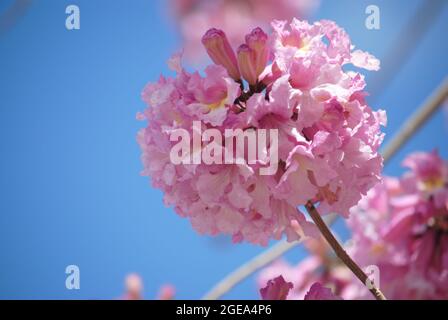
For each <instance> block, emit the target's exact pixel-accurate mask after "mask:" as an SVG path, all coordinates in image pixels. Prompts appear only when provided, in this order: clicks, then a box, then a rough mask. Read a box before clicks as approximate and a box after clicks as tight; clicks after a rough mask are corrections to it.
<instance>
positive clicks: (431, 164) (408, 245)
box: [348, 151, 448, 299]
mask: <svg viewBox="0 0 448 320" xmlns="http://www.w3.org/2000/svg"><path fill="white" fill-rule="evenodd" d="M403 165H404V166H406V167H407V168H409V169H410V171H408V172H406V173H405V174H404V175H403V176H402V177H401V178H400V179H394V178H387V179H385V182H384V183H383V184H382V185H378V186H376V187H375V188H374V189H372V190H371V191H370V192H369V194H368V196H367V197H366V198H364V199H363V200H362V201H361V202H360V204H359V206H358V207H356V209H354V210H353V211H354V214H353V215H352V217H351V218H350V220H349V221H348V222H349V226H350V228H351V230H352V232H353V241H352V243H353V245H352V248H350V252H351V254H352V256H353V257H354V259H355V260H356V261H357V262H358V263H359V264H360V265H361V266H368V265H377V266H378V268H379V270H380V279H381V288H382V290H383V292H384V293H385V295H386V296H387V297H389V298H391V299H448V163H447V162H445V161H444V160H443V159H441V158H440V157H439V155H438V153H437V152H436V151H434V152H432V153H423V152H417V153H414V154H411V155H410V156H408V157H407V158H406V159H405V160H404V161H403ZM362 294H366V292H365V291H364V290H362V289H360V293H359V295H360V296H361V297H363V296H362Z"/></svg>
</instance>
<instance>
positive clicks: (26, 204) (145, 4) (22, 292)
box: [0, 0, 448, 299]
mask: <svg viewBox="0 0 448 320" xmlns="http://www.w3.org/2000/svg"><path fill="white" fill-rule="evenodd" d="M11 2H12V1H11V0H6V1H1V3H0V12H3V11H4V10H5V8H6V7H7V6H8V5H9V4H10V3H11ZM421 2H422V1H421V0H411V1H409V0H406V1H405V0H402V1H399V0H395V1H390V0H389V1H386V0H383V1H379V0H369V1H350V0H343V1H328V0H323V3H322V6H321V8H320V9H319V11H318V12H317V13H316V15H315V16H314V17H312V20H315V19H321V18H326V19H332V20H335V21H336V22H337V23H338V24H340V25H341V26H343V27H344V28H346V30H347V31H348V33H349V34H350V35H351V37H352V40H353V43H354V44H356V46H357V47H359V48H362V49H365V50H367V51H370V52H371V53H373V54H375V55H376V56H377V57H379V58H382V57H383V56H384V54H385V53H386V52H387V50H388V49H389V48H390V46H391V45H393V44H394V42H396V37H397V35H398V33H399V32H400V29H401V28H402V27H403V26H404V25H405V24H406V23H407V22H408V21H409V19H410V18H411V17H412V16H413V14H414V12H415V11H416V9H417V8H418V7H419V5H420V4H421ZM69 4H77V5H78V6H79V7H80V9H81V30H78V31H67V30H66V29H65V18H66V15H65V8H66V6H67V5H69ZM369 4H377V5H378V6H379V7H380V9H381V24H382V25H381V30H379V31H369V30H367V29H366V28H365V27H364V19H365V14H364V9H365V7H366V6H367V5H369ZM165 5H166V1H153V0H146V1H145V0H133V1H125V0H107V1H106V0H72V1H65V0H59V1H54V0H39V1H34V3H33V5H32V6H31V8H30V9H29V11H28V12H27V14H26V16H25V17H23V19H21V20H20V21H19V22H18V24H17V25H16V26H15V28H14V29H12V30H10V31H9V32H8V33H6V34H4V35H3V36H1V37H0V150H1V153H0V155H1V157H0V298H26V299H29V298H41V299H48V298H58V299H59V298H65V299H78V298H85V299H97V298H115V297H117V296H119V295H120V294H121V293H122V288H123V278H124V277H125V275H126V274H127V273H128V272H138V273H140V274H141V275H142V276H143V278H144V281H145V297H146V298H152V297H154V295H155V293H156V291H157V288H158V287H159V286H160V285H162V284H163V283H172V284H174V285H175V286H176V287H177V292H178V294H177V296H178V297H179V298H200V297H201V296H202V295H203V294H204V293H205V292H206V291H207V290H208V289H209V288H210V287H211V286H212V285H213V284H214V283H216V282H217V281H218V280H219V279H221V278H222V277H223V276H224V275H226V274H227V273H228V272H230V271H231V270H233V269H234V268H235V267H237V266H238V265H240V264H241V263H242V262H244V261H246V260H247V259H249V258H250V257H252V256H254V255H255V254H257V253H259V252H261V251H262V250H264V248H261V247H256V246H252V245H248V244H241V245H231V244H229V241H228V239H226V238H214V239H212V238H209V237H203V236H199V235H197V234H196V233H195V232H194V231H193V230H192V228H191V227H190V225H189V222H188V221H187V220H185V219H182V218H180V217H178V216H177V215H176V214H175V213H174V211H173V210H172V209H171V208H166V207H164V205H163V203H162V194H161V193H160V192H159V191H158V190H155V189H152V188H151V187H150V186H149V182H148V180H147V179H146V178H143V177H141V176H140V175H139V172H140V170H141V163H140V159H139V158H140V150H139V148H138V146H137V144H136V142H135V135H136V132H137V131H138V129H139V128H140V127H142V126H143V123H140V122H138V121H136V120H135V114H136V112H137V111H141V110H143V108H144V107H145V106H144V104H143V102H141V100H140V92H141V89H142V88H143V86H144V85H145V83H147V82H149V81H154V80H156V79H157V78H158V76H159V74H160V73H168V69H167V67H166V65H165V61H166V60H167V58H168V57H169V56H170V55H171V53H172V52H173V51H174V50H176V49H178V48H180V43H179V37H178V36H177V35H176V33H175V29H174V27H173V24H172V22H170V21H168V20H167V19H166V17H165V11H166V8H165ZM414 23H416V24H418V23H419V22H418V21H415V22H414ZM447 31H448V6H445V9H444V10H443V12H441V13H440V15H439V16H438V18H437V20H436V21H434V23H433V24H432V27H431V30H430V31H429V32H428V33H427V34H426V36H425V37H424V39H423V40H422V41H421V42H420V43H415V46H414V48H413V50H412V53H411V54H410V58H409V60H408V61H407V62H406V63H405V64H404V65H403V68H402V69H401V71H400V72H399V73H397V74H396V76H395V77H394V79H393V81H392V82H391V83H390V85H388V86H387V89H386V90H385V91H384V92H383V93H382V94H381V95H379V96H377V97H374V98H375V107H381V108H384V109H386V110H387V113H388V118H389V126H388V127H387V129H386V133H387V135H388V137H390V136H391V135H392V134H393V133H394V132H396V131H397V129H398V127H399V125H400V124H402V123H403V121H404V120H405V119H406V118H407V117H408V116H409V114H411V113H412V112H413V111H414V110H415V109H416V108H417V106H418V105H419V104H420V103H421V102H422V101H423V100H424V99H425V97H426V96H427V95H428V94H429V93H430V92H431V91H432V89H433V88H434V87H436V86H437V84H439V83H440V82H441V80H442V79H443V78H444V77H445V76H446V75H447V71H448V59H446V56H447V52H448V43H447V41H446V32H447ZM370 78H371V77H370V76H368V78H367V80H369V79H370ZM447 122H448V120H447V119H446V117H444V116H443V113H442V112H438V113H437V114H436V115H435V117H433V118H432V119H431V120H430V121H429V122H428V123H427V124H426V125H425V127H424V128H423V130H421V131H420V132H419V133H418V134H417V135H416V136H415V137H414V138H413V139H412V141H410V143H408V144H407V145H406V146H405V148H404V149H403V151H402V152H400V153H399V154H398V155H397V156H396V157H395V158H394V159H393V161H392V162H391V163H390V164H389V165H388V167H387V168H386V171H385V172H386V173H387V174H391V175H393V174H399V173H401V172H402V169H401V168H400V161H401V160H402V157H403V156H404V155H405V154H406V153H408V152H410V151H413V150H431V149H433V148H436V147H437V148H439V150H440V152H441V154H442V155H443V156H444V157H445V158H447V157H448V144H447V143H446V138H447V133H448V125H447ZM386 141H387V140H386ZM338 230H339V231H340V232H341V233H342V235H343V236H344V237H347V234H346V232H345V231H344V229H343V224H342V223H339V224H338ZM302 255H303V252H302V251H300V250H295V251H293V252H292V253H290V254H288V258H289V259H291V260H292V261H297V260H298V259H299V258H300V257H301V256H302ZM69 264H76V265H78V266H79V267H80V269H81V290H78V291H76V290H72V291H69V290H67V289H66V288H65V273H64V271H65V267H66V266H67V265H69ZM226 297H227V298H257V297H258V293H257V292H256V287H255V283H254V280H253V279H249V280H247V281H245V282H244V283H243V284H242V285H240V286H238V287H237V288H236V289H235V290H234V291H232V292H231V293H230V294H229V295H227V296H226Z"/></svg>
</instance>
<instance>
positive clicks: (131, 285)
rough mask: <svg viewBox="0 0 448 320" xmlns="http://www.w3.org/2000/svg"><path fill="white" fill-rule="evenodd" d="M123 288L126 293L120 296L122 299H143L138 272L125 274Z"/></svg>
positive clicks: (141, 284)
mask: <svg viewBox="0 0 448 320" xmlns="http://www.w3.org/2000/svg"><path fill="white" fill-rule="evenodd" d="M125 288H126V293H125V294H124V296H123V297H122V299H123V300H141V299H143V282H142V279H141V277H140V276H139V275H138V274H136V273H131V274H129V275H127V276H126V280H125Z"/></svg>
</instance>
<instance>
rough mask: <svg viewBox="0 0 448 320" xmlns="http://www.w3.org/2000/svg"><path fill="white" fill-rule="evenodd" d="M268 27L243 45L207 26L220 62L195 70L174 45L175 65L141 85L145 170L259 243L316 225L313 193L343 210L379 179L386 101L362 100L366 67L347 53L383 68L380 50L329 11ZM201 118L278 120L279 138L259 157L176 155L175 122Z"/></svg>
mask: <svg viewBox="0 0 448 320" xmlns="http://www.w3.org/2000/svg"><path fill="white" fill-rule="evenodd" d="M272 27H273V34H272V35H271V36H268V35H267V34H265V33H264V32H263V31H262V30H261V29H260V28H256V29H254V30H253V31H252V32H251V33H250V34H248V35H247V36H246V37H245V42H244V43H243V44H242V45H241V46H240V47H239V48H238V50H237V51H236V53H235V51H234V50H233V47H232V46H231V44H230V42H229V41H228V39H227V37H226V34H225V33H224V32H223V31H221V30H217V29H211V30H209V31H208V32H207V33H206V34H205V35H204V37H203V38H202V43H203V45H204V47H205V49H206V51H207V53H208V54H209V56H210V57H211V58H212V60H213V62H214V63H215V64H214V65H210V66H208V67H207V68H206V69H205V73H204V74H203V75H201V74H200V73H199V72H194V73H189V72H187V71H186V70H185V69H183V68H182V66H181V63H180V56H179V55H178V56H175V57H174V58H172V59H171V60H170V61H169V65H170V67H171V68H172V69H173V70H175V71H176V73H177V75H176V76H175V77H174V78H165V77H163V76H162V77H161V78H160V79H159V81H158V82H157V83H150V84H148V85H147V86H146V88H145V89H144V91H143V94H142V96H143V100H144V101H145V102H146V103H147V104H148V108H147V109H146V110H145V111H144V113H141V114H139V115H138V118H139V119H141V120H145V119H146V120H147V121H148V126H147V127H146V128H144V129H142V130H141V131H140V132H139V134H138V142H139V144H140V146H141V149H142V151H143V155H142V161H143V164H144V170H143V174H144V175H147V176H150V177H151V179H152V183H153V186H155V187H157V188H160V189H161V190H162V191H163V192H164V194H165V196H164V201H165V203H166V204H167V205H170V206H171V205H172V206H174V208H175V210H176V212H177V213H178V214H179V215H180V216H182V217H188V218H189V219H190V221H191V223H192V225H193V227H194V228H195V229H196V230H197V231H198V232H200V233H202V234H210V235H216V234H228V235H231V236H232V238H233V240H234V241H235V242H239V241H243V240H246V241H249V242H252V243H256V244H262V245H266V244H267V243H268V240H269V239H271V238H275V239H279V238H281V237H282V235H283V234H286V236H287V238H288V240H289V241H293V240H297V239H299V238H300V237H301V236H302V235H303V234H305V235H315V234H316V232H317V229H315V226H314V224H312V223H310V222H308V221H306V219H305V217H304V215H303V214H302V213H301V212H300V211H299V209H298V207H299V206H302V205H305V204H306V203H307V202H308V201H312V202H313V203H315V205H316V206H317V207H318V209H319V211H320V212H321V214H327V213H329V212H337V213H338V214H341V215H342V216H344V217H347V216H348V214H349V209H350V208H351V207H353V206H354V205H356V204H357V203H358V201H359V200H360V199H361V197H362V195H364V194H366V193H367V191H368V190H369V189H370V188H371V187H373V186H374V185H375V184H376V183H377V182H378V181H380V172H381V169H382V157H381V156H380V155H379V154H378V152H377V150H378V147H379V145H380V143H381V141H382V139H383V134H382V133H381V131H380V126H381V125H384V124H385V122H386V117H385V113H384V111H378V112H375V111H372V109H371V108H370V107H369V106H368V105H367V103H366V102H365V99H364V98H365V96H366V92H365V91H364V87H365V82H364V77H363V76H362V75H361V74H360V73H357V72H353V71H345V70H344V69H345V65H347V64H350V63H351V64H353V65H355V66H357V67H363V68H365V69H368V70H377V69H378V68H379V61H378V60H376V59H375V58H374V57H373V56H371V55H370V54H368V53H365V52H362V51H359V50H356V51H352V45H351V42H350V38H349V37H348V35H347V34H346V33H345V31H344V30H343V29H341V28H339V27H338V26H337V25H336V24H335V23H333V22H331V21H320V22H316V23H314V24H308V23H307V22H303V21H299V20H296V19H293V20H292V22H291V24H289V25H287V23H286V22H284V21H275V22H273V23H272ZM193 121H201V123H202V129H204V130H205V129H209V128H213V129H217V130H219V132H221V133H222V132H224V131H225V130H226V129H241V130H243V131H244V132H246V131H251V130H255V131H257V130H259V129H276V130H278V140H279V143H278V146H279V147H278V150H271V149H273V147H272V148H271V145H268V146H267V148H266V149H263V150H258V151H259V154H261V157H259V159H258V161H257V163H255V164H248V163H247V162H245V163H244V164H222V165H214V164H211V165H210V164H209V165H206V164H180V165H174V164H173V163H172V162H171V161H170V157H169V155H170V150H171V149H172V147H173V145H175V144H176V142H175V141H171V139H170V133H172V132H173V131H174V130H176V129H180V128H181V129H185V130H187V131H189V132H190V133H191V135H193V132H192V130H193V129H192V128H193V126H192V123H193ZM192 144H193V142H192ZM206 147H207V145H205V146H200V147H199V148H196V149H194V148H193V149H194V150H193V151H192V154H194V153H196V152H201V150H200V149H201V148H206ZM226 147H227V144H225V146H223V147H222V148H223V149H225V148H226ZM225 151H226V150H223V154H224V153H225ZM230 151H232V152H233V151H234V150H230ZM273 152H276V154H277V155H278V159H279V160H278V170H277V172H276V174H274V175H270V176H263V175H260V174H259V170H260V168H262V167H265V166H266V165H267V163H269V162H270V160H271V159H270V157H269V155H270V154H272V153H273ZM233 163H236V161H235V162H233Z"/></svg>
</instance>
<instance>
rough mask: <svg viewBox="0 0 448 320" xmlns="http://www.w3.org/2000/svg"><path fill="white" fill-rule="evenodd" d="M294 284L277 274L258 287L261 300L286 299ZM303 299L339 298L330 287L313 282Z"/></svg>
mask: <svg viewBox="0 0 448 320" xmlns="http://www.w3.org/2000/svg"><path fill="white" fill-rule="evenodd" d="M293 288H294V285H293V284H292V283H291V282H286V281H285V279H284V278H283V276H278V277H276V278H273V279H271V280H269V281H268V282H267V283H266V286H265V287H264V288H261V289H260V295H261V298H262V299H263V300H286V299H288V296H289V295H290V293H291V290H292V289H293ZM303 300H341V298H340V297H338V296H336V295H335V294H334V293H333V291H331V289H330V288H327V287H324V286H323V285H322V284H321V283H319V282H315V283H313V285H311V287H310V289H309V291H308V292H307V293H306V295H305V297H304V299H303Z"/></svg>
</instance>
